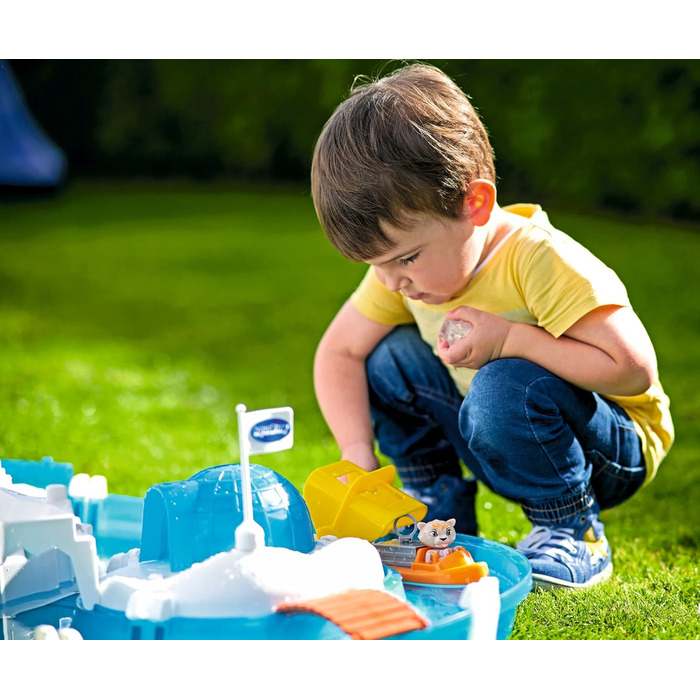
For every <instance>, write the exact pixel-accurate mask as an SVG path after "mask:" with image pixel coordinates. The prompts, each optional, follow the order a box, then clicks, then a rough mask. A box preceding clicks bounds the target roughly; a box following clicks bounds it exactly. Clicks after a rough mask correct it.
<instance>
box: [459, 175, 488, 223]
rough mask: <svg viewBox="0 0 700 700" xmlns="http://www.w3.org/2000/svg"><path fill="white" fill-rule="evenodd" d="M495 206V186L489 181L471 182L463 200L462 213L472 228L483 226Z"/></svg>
mask: <svg viewBox="0 0 700 700" xmlns="http://www.w3.org/2000/svg"><path fill="white" fill-rule="evenodd" d="M495 204H496V186H495V185H494V184H493V182H491V181H490V180H473V181H472V182H470V183H469V187H467V193H466V196H465V198H464V209H465V211H464V213H465V214H467V215H468V216H469V218H470V219H471V221H472V223H473V224H474V226H484V225H485V224H487V223H488V221H489V219H490V218H491V212H492V211H493V208H494V206H495Z"/></svg>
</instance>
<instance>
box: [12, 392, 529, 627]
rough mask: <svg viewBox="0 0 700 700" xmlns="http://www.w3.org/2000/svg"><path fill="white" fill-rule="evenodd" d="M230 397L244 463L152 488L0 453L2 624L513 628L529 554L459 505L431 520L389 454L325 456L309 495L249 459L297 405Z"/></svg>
mask: <svg viewBox="0 0 700 700" xmlns="http://www.w3.org/2000/svg"><path fill="white" fill-rule="evenodd" d="M237 413H238V425H239V442H240V450H241V462H240V463H237V464H224V465H221V466H216V467H211V468H208V469H204V470H202V471H200V472H198V473H196V474H194V475H193V476H192V477H190V478H189V479H185V480H184V481H176V482H169V483H163V484H156V485H154V486H152V487H151V488H150V489H149V490H148V492H147V493H146V496H145V498H137V497H133V496H122V495H114V494H109V493H108V490H107V483H106V480H105V479H104V478H103V477H101V476H92V477H90V476H88V475H86V474H76V475H74V474H73V467H72V465H70V464H67V463H59V462H54V461H53V460H52V459H51V458H48V457H47V458H44V459H43V460H41V461H36V462H30V461H22V460H2V462H1V463H0V464H1V466H0V612H2V620H3V626H2V636H3V638H4V639H8V640H9V639H59V640H60V639H65V640H80V639H348V638H352V639H494V638H498V639H506V638H507V637H508V636H509V635H510V633H511V631H512V627H513V619H514V615H515V609H516V607H517V605H518V604H519V603H520V602H522V601H523V600H524V599H525V597H526V596H527V595H528V593H529V591H530V589H531V587H532V578H531V570H530V565H529V562H528V561H527V559H525V557H524V556H523V555H522V554H520V553H519V552H517V551H516V550H514V549H512V548H510V547H506V546H505V545H502V544H499V543H496V542H491V541H489V540H485V539H482V538H478V537H471V536H468V535H462V534H456V533H455V532H454V529H453V527H452V525H453V523H452V521H449V522H448V523H441V521H440V522H438V521H433V522H431V523H429V524H428V525H429V526H430V528H427V527H426V526H424V524H423V523H422V522H419V521H420V520H421V519H422V518H424V517H425V514H426V510H427V508H426V506H425V505H424V504H422V503H420V502H419V501H416V500H415V499H413V498H411V497H409V496H408V495H406V494H405V493H403V492H402V491H401V490H399V489H397V488H395V487H394V486H393V481H394V477H395V469H394V467H392V466H389V467H383V468H381V469H379V470H377V471H375V472H371V473H368V472H365V471H363V470H362V469H360V468H359V467H357V466H355V465H353V464H351V463H350V462H338V463H336V464H331V465H328V466H325V467H321V468H320V469H316V470H315V471H313V472H312V473H311V474H310V475H309V477H308V479H307V481H306V483H305V485H304V488H303V496H302V494H301V493H299V491H298V490H297V489H296V488H295V487H294V486H293V485H292V484H291V483H290V482H289V481H288V480H287V479H285V478H284V477H283V476H282V475H280V474H278V473H276V472H274V471H273V470H271V469H269V468H266V467H263V466H260V465H257V464H250V462H249V455H251V454H261V453H267V452H274V451H278V450H283V449H288V448H290V447H291V446H292V441H293V412H292V409H290V408H288V407H285V408H279V409H270V410H264V411H253V412H247V411H246V410H245V407H244V406H239V407H238V408H237ZM423 527H426V531H425V532H426V533H427V532H428V529H432V530H433V532H432V534H433V535H435V536H437V535H440V537H437V538H436V539H435V541H436V542H437V541H438V539H439V540H440V544H436V545H435V548H431V547H430V546H425V545H424V543H423V542H421V541H420V540H419V539H418V538H416V532H417V531H418V529H419V528H423ZM441 528H446V530H447V533H448V534H449V537H442V535H443V534H444V533H443V532H438V530H440V529H441ZM456 529H457V530H459V523H457V524H456ZM424 534H425V533H424ZM422 539H423V540H425V537H423V538H422ZM425 541H427V540H425ZM430 541H431V542H432V540H430ZM448 544H449V548H448V546H447V545H448Z"/></svg>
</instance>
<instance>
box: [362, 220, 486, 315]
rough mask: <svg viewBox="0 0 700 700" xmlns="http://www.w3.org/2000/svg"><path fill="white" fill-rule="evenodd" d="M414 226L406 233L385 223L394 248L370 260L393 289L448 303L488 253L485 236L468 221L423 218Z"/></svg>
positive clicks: (391, 289)
mask: <svg viewBox="0 0 700 700" xmlns="http://www.w3.org/2000/svg"><path fill="white" fill-rule="evenodd" d="M413 222H414V223H413V225H411V227H410V228H409V229H408V230H404V229H397V228H395V227H393V226H390V225H388V224H385V225H383V228H384V230H385V232H386V233H387V234H388V236H389V237H390V238H391V239H392V240H393V241H396V247H395V248H394V250H393V251H391V252H390V253H387V254H386V255H382V256H379V257H377V258H372V259H371V260H367V261H366V262H367V263H369V264H370V265H372V267H374V269H375V271H376V273H377V277H378V278H379V281H380V282H381V283H382V284H384V285H385V286H386V287H387V288H388V289H389V290H390V291H393V292H400V293H401V294H403V295H404V296H406V297H409V298H411V299H416V300H420V301H422V302H423V303H425V304H444V303H446V302H448V301H449V300H450V299H452V298H453V297H455V296H456V295H457V294H458V293H459V292H460V291H461V290H462V289H464V287H465V286H466V285H467V282H469V279H470V277H471V275H472V273H473V272H474V270H475V269H476V267H477V265H478V264H479V262H480V261H481V258H482V255H483V253H484V247H485V240H486V232H485V230H483V229H482V228H481V227H475V226H474V224H473V223H472V222H471V220H470V219H468V218H466V217H464V218H460V219H448V218H436V217H434V216H428V215H425V214H420V215H415V216H414V217H413Z"/></svg>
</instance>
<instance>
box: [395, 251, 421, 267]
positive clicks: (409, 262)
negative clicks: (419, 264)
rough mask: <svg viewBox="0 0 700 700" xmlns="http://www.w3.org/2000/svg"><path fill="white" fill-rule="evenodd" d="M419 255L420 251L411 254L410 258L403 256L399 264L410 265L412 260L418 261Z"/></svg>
mask: <svg viewBox="0 0 700 700" xmlns="http://www.w3.org/2000/svg"><path fill="white" fill-rule="evenodd" d="M419 255H420V253H416V254H415V255H411V256H410V257H408V258H402V259H401V260H399V265H410V264H411V263H412V262H415V261H416V259H417V258H418V256H419Z"/></svg>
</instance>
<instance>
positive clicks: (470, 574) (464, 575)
mask: <svg viewBox="0 0 700 700" xmlns="http://www.w3.org/2000/svg"><path fill="white" fill-rule="evenodd" d="M454 549H455V551H454V552H452V553H451V554H448V555H447V556H446V557H443V558H442V559H439V560H438V561H436V562H431V563H428V562H426V561H425V555H426V554H427V552H429V551H430V549H429V548H428V547H421V548H420V549H419V550H418V551H417V552H416V558H415V561H414V562H413V563H412V564H411V566H410V567H403V566H395V567H394V568H395V569H396V571H398V572H399V573H400V574H401V578H402V579H403V580H404V581H408V582H409V583H427V584H432V585H443V586H444V585H452V586H466V585H467V584H468V583H473V582H474V581H478V580H479V579H480V578H481V577H482V576H488V575H489V567H488V564H486V562H485V561H477V562H475V561H474V559H472V555H471V554H469V552H468V551H467V550H466V549H464V547H455V548H454Z"/></svg>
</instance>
